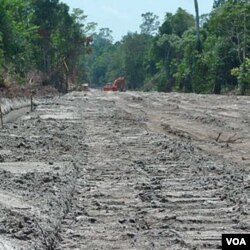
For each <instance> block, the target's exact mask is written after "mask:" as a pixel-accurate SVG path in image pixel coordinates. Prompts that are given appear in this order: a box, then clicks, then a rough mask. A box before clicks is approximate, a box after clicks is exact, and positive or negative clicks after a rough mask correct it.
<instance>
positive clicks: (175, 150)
mask: <svg viewBox="0 0 250 250" xmlns="http://www.w3.org/2000/svg"><path fill="white" fill-rule="evenodd" d="M249 111H250V98H249V97H235V96H209V95H193V94H190V95H183V94H174V93H172V94H160V93H139V92H127V93H110V92H101V91H91V92H88V93H87V94H86V93H83V92H72V93H70V94H67V95H65V96H63V97H61V98H58V97H55V98H54V99H48V100H46V99H43V100H40V104H39V105H38V107H37V108H36V111H35V112H32V113H30V114H26V115H24V116H22V117H21V118H19V119H18V120H16V121H15V122H14V123H8V124H5V127H4V129H2V130H1V131H0V161H1V162H0V180H1V182H0V249H4V250H6V249H8V250H9V249H10V250H12V249H18V250H20V249H25V250H26V249H27V250H29V249H37V250H40V249H47V250H53V249H69V250H70V249H72V250H73V249H82V250H84V249H86V250H87V249H88V250H91V249H92V250H94V249H98V250H99V249H105V250H110V249H124V250H130V249H131V250H132V249H136V250H137V249H138V250H147V249H150V250H151V249H156V250H161V249H162V250H163V249H164V250H166V249H169V250H171V249H173V250H174V249H175V250H177V249H220V248H221V234H222V233H232V232H234V233H246V232H249V231H250V210H249V207H250V206H249V202H250V174H249V170H250V137H249V135H250V133H249V132H250V126H249V124H250V112H249ZM15 117H16V114H15ZM12 120H13V119H12Z"/></svg>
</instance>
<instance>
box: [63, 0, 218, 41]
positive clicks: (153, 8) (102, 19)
mask: <svg viewBox="0 0 250 250" xmlns="http://www.w3.org/2000/svg"><path fill="white" fill-rule="evenodd" d="M62 2H64V3H66V4H68V5H69V6H70V8H71V9H72V8H80V9H82V10H84V13H85V14H86V15H87V16H88V19H87V20H88V22H97V23H98V28H110V29H111V30H112V31H113V33H112V35H113V37H114V39H115V40H120V39H121V38H122V36H124V35H126V34H127V33H128V31H132V32H135V31H139V30H140V29H139V26H140V24H141V23H142V18H141V14H142V13H146V12H153V13H154V14H156V15H158V16H159V17H160V21H161V22H162V21H163V19H164V16H165V13H166V12H172V13H175V12H176V10H177V9H178V7H181V8H183V9H185V10H187V11H188V12H189V13H192V14H194V13H195V12H194V1H193V0H62ZM213 2H214V0H199V8H200V14H205V13H209V12H210V11H211V10H212V6H213Z"/></svg>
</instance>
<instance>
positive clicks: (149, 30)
mask: <svg viewBox="0 0 250 250" xmlns="http://www.w3.org/2000/svg"><path fill="white" fill-rule="evenodd" d="M141 16H142V24H141V25H140V29H141V33H142V34H146V35H151V36H154V35H156V33H157V31H158V29H159V26H160V22H159V21H158V20H159V17H158V16H157V15H154V13H152V12H146V13H144V14H142V15H141Z"/></svg>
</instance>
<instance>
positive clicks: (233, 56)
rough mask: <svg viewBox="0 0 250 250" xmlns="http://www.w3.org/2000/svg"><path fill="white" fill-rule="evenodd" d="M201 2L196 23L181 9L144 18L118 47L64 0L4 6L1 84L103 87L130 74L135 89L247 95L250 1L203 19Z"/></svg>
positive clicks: (14, 1)
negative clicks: (39, 80)
mask: <svg viewBox="0 0 250 250" xmlns="http://www.w3.org/2000/svg"><path fill="white" fill-rule="evenodd" d="M198 3H199V1H198V0H194V9H195V13H196V16H195V18H194V16H193V15H191V14H189V13H188V12H186V11H185V10H183V9H181V8H179V9H178V10H177V12H176V13H174V14H173V13H166V15H165V19H164V21H163V22H162V23H161V24H160V23H159V18H158V16H156V15H155V14H153V13H152V12H147V13H144V14H142V15H141V16H142V24H141V25H140V29H141V32H140V33H137V32H135V33H131V32H130V33H128V34H127V35H125V36H124V37H123V38H122V40H121V41H119V42H116V43H114V40H113V37H112V31H111V30H110V29H109V28H102V29H100V30H99V31H98V32H96V31H95V28H96V25H97V24H96V23H94V22H92V23H87V16H86V15H85V13H84V11H83V10H80V9H74V10H73V11H72V13H70V12H69V7H68V6H67V5H66V4H64V3H62V2H60V1H59V0H23V1H20V0H1V1H0V74H1V79H0V84H2V83H3V82H4V75H6V73H7V74H8V75H11V76H12V77H13V78H15V79H16V80H18V81H19V82H22V81H23V79H25V77H26V75H27V73H28V72H29V71H31V70H40V71H43V72H44V73H46V74H47V75H48V76H49V77H51V82H65V81H66V80H71V81H75V82H81V81H89V82H90V83H92V84H93V85H96V86H103V85H105V84H107V83H109V82H113V80H114V79H115V78H117V77H119V76H124V77H125V78H126V81H127V83H128V87H129V88H130V89H143V90H147V91H149V90H158V91H173V90H174V91H181V92H196V93H215V94H220V93H223V92H225V90H227V89H238V90H239V93H240V94H244V93H245V91H246V90H247V89H248V88H249V87H248V86H249V67H250V66H249V52H250V51H249V50H250V3H249V1H247V0H215V1H214V9H213V11H212V12H211V13H210V14H209V15H203V16H202V17H199V8H198ZM200 20H201V22H200ZM90 35H91V37H92V39H93V42H92V39H91V38H90V37H89V36H90ZM90 45H91V47H90ZM56 79H57V80H56Z"/></svg>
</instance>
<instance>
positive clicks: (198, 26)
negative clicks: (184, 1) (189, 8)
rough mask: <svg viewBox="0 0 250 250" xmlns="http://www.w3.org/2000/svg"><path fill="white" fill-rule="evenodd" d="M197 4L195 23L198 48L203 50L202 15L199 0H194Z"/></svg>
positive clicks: (195, 4)
mask: <svg viewBox="0 0 250 250" xmlns="http://www.w3.org/2000/svg"><path fill="white" fill-rule="evenodd" d="M194 6H195V21H196V22H195V23H196V39H197V50H198V51H201V39H200V15H199V5H198V0H194Z"/></svg>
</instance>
